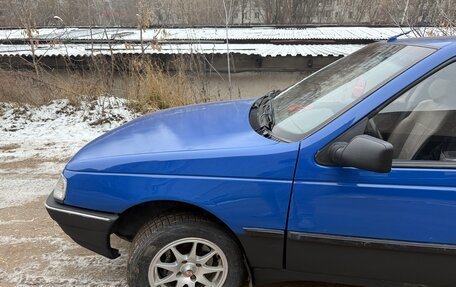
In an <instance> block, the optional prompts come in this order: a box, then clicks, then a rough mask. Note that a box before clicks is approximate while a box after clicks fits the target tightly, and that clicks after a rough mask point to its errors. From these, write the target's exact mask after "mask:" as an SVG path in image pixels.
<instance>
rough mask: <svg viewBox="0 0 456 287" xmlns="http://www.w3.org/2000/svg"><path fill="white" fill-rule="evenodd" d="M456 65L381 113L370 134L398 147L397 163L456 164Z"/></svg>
mask: <svg viewBox="0 0 456 287" xmlns="http://www.w3.org/2000/svg"><path fill="white" fill-rule="evenodd" d="M455 79H456V64H451V65H449V66H447V67H445V68H443V69H442V70H440V71H439V72H437V73H435V74H434V75H432V76H430V77H428V78H427V79H425V80H423V81H422V82H421V83H419V84H418V85H416V86H415V87H414V88H412V89H411V90H409V91H408V92H406V93H405V94H403V95H401V96H400V97H398V98H397V99H396V100H394V101H393V102H392V103H391V104H389V105H388V106H387V107H385V108H384V109H383V110H381V111H380V112H379V113H378V114H377V115H375V116H374V117H373V118H372V119H371V120H370V122H369V125H368V128H367V131H366V133H367V134H370V135H373V136H376V137H379V138H381V139H383V140H387V141H388V142H390V143H391V144H393V146H394V158H395V159H397V160H432V161H454V160H456V124H455V123H456V80H455Z"/></svg>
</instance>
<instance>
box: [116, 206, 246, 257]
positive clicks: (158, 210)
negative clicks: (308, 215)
mask: <svg viewBox="0 0 456 287" xmlns="http://www.w3.org/2000/svg"><path fill="white" fill-rule="evenodd" d="M183 211H184V212H189V213H192V214H194V215H199V216H203V217H206V218H209V219H210V220H211V221H212V222H214V223H216V224H217V225H218V226H219V227H220V228H222V229H223V230H225V231H226V232H227V233H228V234H230V236H231V237H232V238H233V240H235V241H236V243H237V244H238V246H239V248H240V249H241V251H242V254H243V255H244V256H246V252H245V249H244V246H243V244H242V243H241V241H240V239H239V237H238V235H237V234H236V233H235V232H234V231H233V230H232V229H231V228H230V227H229V226H228V224H226V223H225V222H224V221H223V220H221V219H220V218H219V217H217V216H216V215H214V214H213V213H211V212H209V211H207V210H206V209H204V208H202V207H199V206H196V205H193V204H190V203H185V202H180V201H173V200H157V201H148V202H144V203H140V204H137V205H135V206H132V207H130V208H128V209H127V210H125V211H124V212H122V213H121V214H120V215H119V220H118V222H117V224H116V226H115V228H114V233H115V234H117V235H118V236H120V237H121V238H123V239H125V240H128V241H131V240H133V238H134V236H135V235H136V233H137V232H138V231H139V230H140V229H141V227H142V226H144V225H145V224H146V223H147V222H148V221H150V220H152V219H153V218H155V217H157V216H159V215H162V214H163V213H167V212H170V213H171V212H183ZM246 260H248V259H247V257H246Z"/></svg>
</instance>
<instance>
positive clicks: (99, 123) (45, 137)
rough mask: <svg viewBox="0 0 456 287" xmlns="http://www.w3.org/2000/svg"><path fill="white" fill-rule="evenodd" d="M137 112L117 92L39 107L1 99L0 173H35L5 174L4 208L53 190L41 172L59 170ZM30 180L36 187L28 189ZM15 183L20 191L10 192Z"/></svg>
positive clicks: (2, 182)
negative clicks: (4, 101)
mask: <svg viewBox="0 0 456 287" xmlns="http://www.w3.org/2000/svg"><path fill="white" fill-rule="evenodd" d="M136 116H137V115H136V114H135V113H133V112H131V111H130V110H129V109H128V108H127V101H126V100H125V99H121V98H115V97H100V98H98V99H96V100H92V101H90V100H86V101H83V102H82V103H81V104H80V105H78V106H75V105H72V104H71V103H70V102H69V101H68V100H55V101H53V102H51V103H49V104H48V105H44V106H41V107H33V106H29V105H13V104H7V103H0V175H2V174H3V175H6V174H10V173H14V174H33V175H34V177H33V178H29V177H28V178H26V179H23V178H8V177H5V176H2V177H1V178H0V185H1V186H2V189H1V190H0V208H2V207H6V206H12V205H14V204H15V203H23V202H24V201H27V200H28V199H33V198H35V197H36V196H39V195H42V194H43V193H45V192H49V191H50V190H51V187H52V184H53V183H52V184H50V183H49V180H47V179H44V178H42V177H40V176H39V175H40V174H58V173H59V172H60V171H61V169H62V168H63V166H64V164H65V162H66V161H67V160H68V159H69V158H70V157H71V156H72V155H73V154H74V153H76V152H77V150H78V149H80V148H81V147H82V146H84V145H85V144H86V143H88V142H89V141H91V140H93V139H95V138H96V137H98V136H99V135H101V134H103V133H104V132H106V131H108V130H111V129H113V128H115V127H118V126H119V125H121V124H123V123H125V122H127V121H129V120H131V119H133V118H134V117H136ZM30 185H33V186H35V187H36V189H35V190H29V189H28V187H29V186H30ZM12 187H14V188H15V189H16V190H17V192H14V193H12V192H10V190H11V188H12ZM32 194H33V195H34V196H31V195H32Z"/></svg>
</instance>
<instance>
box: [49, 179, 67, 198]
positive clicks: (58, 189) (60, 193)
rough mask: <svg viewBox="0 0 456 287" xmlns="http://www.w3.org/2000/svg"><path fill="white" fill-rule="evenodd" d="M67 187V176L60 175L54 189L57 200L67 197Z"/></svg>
mask: <svg viewBox="0 0 456 287" xmlns="http://www.w3.org/2000/svg"><path fill="white" fill-rule="evenodd" d="M66 187H67V181H66V178H65V177H64V176H63V175H60V178H59V180H58V181H57V184H56V185H55V187H54V190H53V191H52V192H53V194H54V198H55V199H56V200H58V201H63V200H64V199H65V196H66Z"/></svg>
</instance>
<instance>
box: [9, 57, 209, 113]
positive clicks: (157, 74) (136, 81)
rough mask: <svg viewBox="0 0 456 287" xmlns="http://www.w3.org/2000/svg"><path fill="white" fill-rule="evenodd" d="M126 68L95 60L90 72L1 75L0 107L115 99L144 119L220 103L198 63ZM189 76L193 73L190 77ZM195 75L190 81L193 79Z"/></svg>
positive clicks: (142, 62)
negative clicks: (211, 93)
mask: <svg viewBox="0 0 456 287" xmlns="http://www.w3.org/2000/svg"><path fill="white" fill-rule="evenodd" d="M122 64H123V66H122V68H119V67H112V66H111V65H110V64H109V63H108V64H107V63H106V62H102V63H100V62H99V59H93V61H92V63H91V65H90V67H89V69H88V70H75V69H70V68H68V69H66V70H63V71H58V72H51V71H48V70H46V69H44V68H41V69H40V73H39V74H37V73H35V72H34V71H32V70H28V71H14V70H0V102H13V103H20V104H31V105H35V106H39V105H43V104H46V103H48V102H49V101H52V100H55V99H69V100H70V102H72V103H73V104H75V105H77V104H78V103H80V101H81V99H87V98H89V99H94V98H96V97H99V96H105V95H113V96H117V97H125V98H128V99H129V100H130V107H131V108H132V109H133V110H135V111H137V112H140V113H147V112H150V111H154V110H159V109H165V108H170V107H175V106H183V105H189V104H194V103H201V102H207V101H209V100H216V97H212V98H211V97H209V96H208V95H207V94H206V89H205V88H204V87H205V83H204V80H205V79H204V75H203V73H202V72H200V70H199V66H198V62H197V61H192V60H190V61H189V59H184V58H178V59H175V60H174V61H171V62H169V63H167V65H166V67H165V66H160V65H158V64H156V63H153V62H152V61H150V59H149V60H146V59H141V58H139V59H134V60H131V61H129V63H128V64H127V65H126V68H125V63H122ZM189 71H190V72H189ZM190 75H191V76H190Z"/></svg>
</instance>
